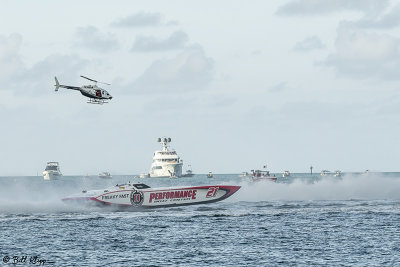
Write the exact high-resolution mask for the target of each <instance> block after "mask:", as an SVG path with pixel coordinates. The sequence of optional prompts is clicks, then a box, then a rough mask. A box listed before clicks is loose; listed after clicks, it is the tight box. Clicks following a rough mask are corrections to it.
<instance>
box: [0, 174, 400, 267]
mask: <svg viewBox="0 0 400 267" xmlns="http://www.w3.org/2000/svg"><path fill="white" fill-rule="evenodd" d="M276 175H277V176H278V174H276ZM129 181H131V182H143V183H146V184H148V185H150V186H151V187H168V186H178V185H205V184H210V185H215V184H230V185H240V186H241V189H240V190H239V191H238V192H237V193H236V194H234V195H233V196H232V197H230V198H228V199H227V200H224V201H221V202H217V203H212V204H207V205H195V206H184V207H177V208H164V209H155V210H135V212H129V211H124V212H121V211H117V210H113V209H103V208H99V207H82V206H74V205H73V206H71V205H65V204H64V203H63V202H62V201H61V200H60V199H61V198H62V197H65V196H67V195H69V194H74V193H77V192H80V191H81V190H84V189H102V188H106V187H108V186H113V185H115V184H121V183H126V182H129ZM398 192H400V173H369V174H359V173H358V174H357V173H349V174H344V175H343V176H342V177H333V176H329V177H321V176H319V175H313V176H311V175H310V174H292V176H291V177H289V178H282V177H278V182H276V183H274V182H269V181H267V182H251V181H250V180H248V179H245V178H241V177H239V176H238V175H237V174H225V175H224V174H215V175H214V178H206V175H195V176H194V177H191V178H178V179H169V178H168V179H165V178H164V179H163V178H161V179H157V178H146V179H139V178H135V177H134V176H115V177H113V178H112V179H100V178H98V177H96V176H92V177H84V176H64V177H62V178H61V179H59V180H54V181H44V180H43V178H42V177H0V229H2V238H3V239H2V242H1V250H0V251H1V255H0V256H1V257H2V258H3V260H4V257H10V258H11V259H12V258H13V256H18V257H22V256H28V259H29V257H32V256H38V258H40V259H42V260H46V263H45V265H46V266H104V265H110V266H147V265H153V266H160V265H164V266H165V265H173V266H188V265H190V266H205V265H207V266H226V265H242V266H243V265H250V266H254V265H263V266H270V265H285V266H288V265H297V266H310V265H342V266H354V265H362V266H365V265H367V266H383V265H391V266H392V265H396V264H397V263H398V262H399V261H400V257H399V255H400V254H399V252H400V237H399V236H400V230H399V229H400V212H399V211H400V209H399V208H400V195H399V193H398ZM6 259H7V258H6Z"/></svg>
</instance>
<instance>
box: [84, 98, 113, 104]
mask: <svg viewBox="0 0 400 267" xmlns="http://www.w3.org/2000/svg"><path fill="white" fill-rule="evenodd" d="M87 103H88V104H97V105H103V104H107V103H108V102H106V101H104V100H100V99H92V98H90V99H89V101H88V102H87Z"/></svg>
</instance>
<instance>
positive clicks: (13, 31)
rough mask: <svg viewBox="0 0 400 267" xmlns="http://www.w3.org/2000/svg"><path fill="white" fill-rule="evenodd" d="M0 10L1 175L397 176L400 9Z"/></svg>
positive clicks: (194, 4)
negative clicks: (155, 159) (169, 165)
mask: <svg viewBox="0 0 400 267" xmlns="http://www.w3.org/2000/svg"><path fill="white" fill-rule="evenodd" d="M0 4H1V6H2V8H1V9H0V119H1V127H0V176H6V175H37V174H38V173H39V174H40V173H41V172H42V171H43V170H44V168H45V165H46V162H48V161H59V162H60V166H61V171H62V172H63V174H64V175H80V174H98V173H99V172H101V171H110V172H111V173H112V174H139V173H143V172H148V170H149V168H150V165H151V161H152V155H153V152H154V151H155V150H157V149H159V148H160V144H159V143H157V138H158V137H170V138H171V139H172V143H171V147H172V148H174V149H176V150H177V152H178V154H179V155H180V157H181V158H182V159H183V163H184V170H186V169H187V167H188V165H191V167H192V169H193V171H194V172H195V173H207V172H209V171H212V172H214V173H240V172H243V171H249V170H251V169H257V168H262V166H264V165H267V166H268V169H269V170H271V171H272V172H283V171H284V170H289V171H291V172H308V171H309V168H310V166H313V167H314V171H320V170H323V169H327V170H332V171H333V170H337V169H338V170H342V171H364V170H366V169H369V170H376V171H400V168H399V159H400V157H399V151H400V39H399V37H400V1H390V0H325V1H314V0H286V1H281V0H276V1H273V0H271V1H232V0H229V1H223V0H222V1H207V0H204V1H191V2H190V3H189V2H187V1H152V0H150V1H122V0H121V1H114V2H110V1H101V0H100V1H99V0H96V1H84V2H82V1H79V2H78V1H50V0H48V1H45V0H41V1H28V0H22V1H11V0H7V1H6V0H0ZM22 7H23V8H22ZM80 75H84V76H87V77H90V78H93V79H97V80H99V81H103V82H107V83H110V84H111V85H110V86H104V88H105V89H106V90H107V91H108V92H109V93H110V94H111V95H112V96H113V99H112V100H111V101H110V103H108V104H105V105H91V104H87V103H86V101H87V99H86V98H85V97H84V96H82V95H81V94H80V93H79V92H77V91H72V90H65V89H60V90H59V91H58V92H55V91H54V84H55V82H54V76H57V78H58V80H59V81H60V83H61V84H66V85H73V86H81V85H84V84H90V82H89V81H86V80H84V79H82V78H80Z"/></svg>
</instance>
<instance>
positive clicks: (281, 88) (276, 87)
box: [268, 82, 288, 93]
mask: <svg viewBox="0 0 400 267" xmlns="http://www.w3.org/2000/svg"><path fill="white" fill-rule="evenodd" d="M287 87H288V86H287V82H280V83H278V84H275V85H274V86H271V87H270V88H269V89H268V91H269V92H273V93H277V92H282V91H284V90H286V89H287Z"/></svg>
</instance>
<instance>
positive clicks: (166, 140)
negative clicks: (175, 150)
mask: <svg viewBox="0 0 400 267" xmlns="http://www.w3.org/2000/svg"><path fill="white" fill-rule="evenodd" d="M157 141H158V142H159V143H161V144H162V146H163V151H167V150H168V143H170V142H171V138H166V137H163V138H158V140H157Z"/></svg>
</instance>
